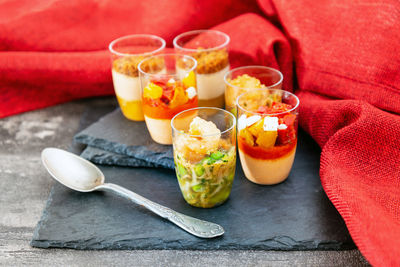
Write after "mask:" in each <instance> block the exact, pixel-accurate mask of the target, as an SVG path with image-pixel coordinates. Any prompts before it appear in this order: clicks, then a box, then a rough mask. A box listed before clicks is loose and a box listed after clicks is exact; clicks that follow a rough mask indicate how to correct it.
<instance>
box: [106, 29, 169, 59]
mask: <svg viewBox="0 0 400 267" xmlns="http://www.w3.org/2000/svg"><path fill="white" fill-rule="evenodd" d="M131 38H149V39H153V40H158V41H160V42H161V46H160V47H158V48H157V49H154V50H151V51H149V52H144V53H122V52H118V51H116V50H115V49H114V45H115V44H116V43H118V42H120V41H124V40H127V39H131ZM165 46H166V42H165V40H164V39H163V38H161V37H159V36H157V35H154V34H130V35H124V36H121V37H118V38H117V39H115V40H113V41H112V42H111V43H110V44H109V45H108V49H109V50H110V52H111V53H113V54H115V55H117V56H122V57H129V56H140V55H144V56H146V55H152V54H154V53H157V52H159V51H161V50H163V49H164V48H165Z"/></svg>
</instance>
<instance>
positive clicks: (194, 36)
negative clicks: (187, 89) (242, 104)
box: [173, 30, 230, 108]
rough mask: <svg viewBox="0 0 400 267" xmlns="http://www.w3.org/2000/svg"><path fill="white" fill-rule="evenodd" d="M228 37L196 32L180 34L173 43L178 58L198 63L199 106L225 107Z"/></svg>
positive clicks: (204, 31)
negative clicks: (181, 55)
mask: <svg viewBox="0 0 400 267" xmlns="http://www.w3.org/2000/svg"><path fill="white" fill-rule="evenodd" d="M229 41H230V38H229V36H228V35H227V34H225V33H223V32H220V31H215V30H196V31H190V32H185V33H182V34H180V35H178V36H176V37H175V39H174V41H173V43H174V47H175V51H176V52H177V53H179V54H186V55H190V56H191V57H193V58H195V59H196V60H197V64H198V65H197V86H198V88H197V89H198V92H199V106H201V107H219V108H223V107H224V93H225V86H224V75H225V73H227V72H228V71H229V54H228V45H229Z"/></svg>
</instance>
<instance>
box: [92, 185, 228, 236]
mask: <svg viewBox="0 0 400 267" xmlns="http://www.w3.org/2000/svg"><path fill="white" fill-rule="evenodd" d="M96 189H98V190H110V191H113V192H115V193H117V194H118V195H120V196H123V197H126V198H128V199H130V200H132V201H133V202H134V203H136V204H139V205H142V206H144V207H145V208H147V209H149V210H151V211H152V212H154V213H155V214H157V215H159V216H161V217H163V218H165V219H167V220H169V221H171V222H173V223H174V224H176V225H177V226H179V227H180V228H182V229H183V230H185V231H187V232H189V233H191V234H192V235H195V236H198V237H202V238H213V237H217V236H220V235H223V234H224V229H223V228H222V226H220V225H218V224H215V223H212V222H207V221H203V220H199V219H196V218H193V217H190V216H187V215H184V214H182V213H179V212H176V211H174V210H172V209H170V208H167V207H164V206H162V205H160V204H157V203H155V202H153V201H151V200H148V199H147V198H144V197H142V196H140V195H138V194H136V193H134V192H132V191H130V190H128V189H126V188H124V187H122V186H119V185H116V184H112V183H105V184H102V185H100V186H98V187H97V188H96Z"/></svg>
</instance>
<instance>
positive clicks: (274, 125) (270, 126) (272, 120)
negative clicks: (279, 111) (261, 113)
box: [263, 117, 279, 131]
mask: <svg viewBox="0 0 400 267" xmlns="http://www.w3.org/2000/svg"><path fill="white" fill-rule="evenodd" d="M278 125H279V121H278V118H277V117H265V118H264V125H263V129H264V131H277V130H278Z"/></svg>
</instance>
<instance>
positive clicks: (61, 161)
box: [42, 147, 105, 192]
mask: <svg viewBox="0 0 400 267" xmlns="http://www.w3.org/2000/svg"><path fill="white" fill-rule="evenodd" d="M42 163H43V165H44V167H45V168H46V169H47V171H48V172H49V173H50V174H51V176H53V178H54V179H56V180H57V181H58V182H60V183H61V184H63V185H65V186H66V187H69V188H71V189H74V190H76V191H80V192H91V191H94V190H95V189H96V187H97V186H99V185H102V184H104V180H105V178H104V174H103V173H102V172H101V170H100V169H99V168H97V166H96V165H94V164H93V163H91V162H90V161H87V160H85V159H84V158H82V157H79V156H77V155H75V154H73V153H70V152H67V151H64V150H61V149H58V148H52V147H49V148H45V149H44V150H43V151H42Z"/></svg>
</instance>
